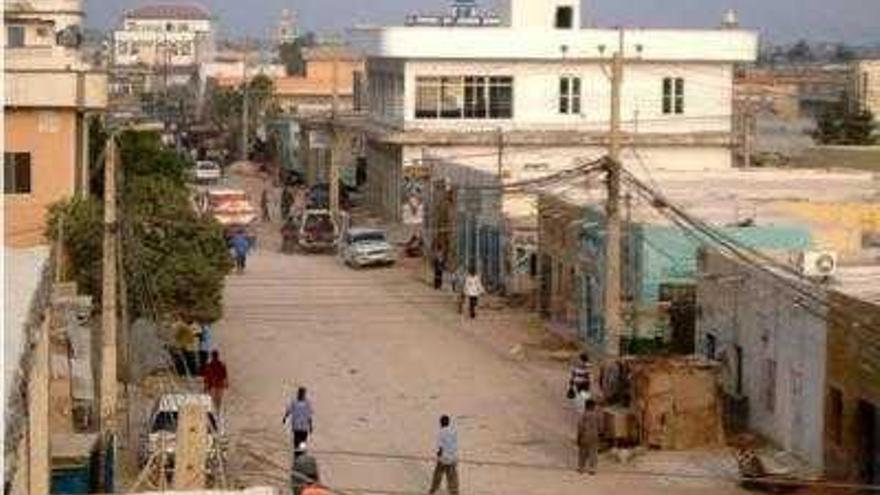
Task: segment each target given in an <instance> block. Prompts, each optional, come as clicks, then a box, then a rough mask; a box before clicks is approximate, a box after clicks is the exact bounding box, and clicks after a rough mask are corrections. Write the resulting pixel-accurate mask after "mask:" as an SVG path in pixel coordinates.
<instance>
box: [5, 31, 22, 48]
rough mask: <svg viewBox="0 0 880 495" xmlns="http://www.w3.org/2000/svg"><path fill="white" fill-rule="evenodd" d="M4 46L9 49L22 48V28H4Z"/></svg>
mask: <svg viewBox="0 0 880 495" xmlns="http://www.w3.org/2000/svg"><path fill="white" fill-rule="evenodd" d="M6 46H7V47H9V48H21V47H23V46H24V26H6Z"/></svg>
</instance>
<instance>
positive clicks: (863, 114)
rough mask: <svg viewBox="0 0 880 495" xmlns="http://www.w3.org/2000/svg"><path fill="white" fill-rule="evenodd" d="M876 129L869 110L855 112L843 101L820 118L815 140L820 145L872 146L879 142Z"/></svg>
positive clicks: (814, 135)
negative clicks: (875, 132) (875, 133)
mask: <svg viewBox="0 0 880 495" xmlns="http://www.w3.org/2000/svg"><path fill="white" fill-rule="evenodd" d="M876 127H877V124H876V122H875V121H874V115H873V114H872V113H871V112H870V111H869V110H867V109H866V110H853V108H852V106H851V105H850V104H849V103H848V102H846V101H842V102H840V103H837V104H835V105H833V106H832V107H830V108H829V109H828V110H826V111H825V112H824V113H823V114H822V115H821V116H820V117H819V121H818V123H817V127H816V131H815V132H814V133H813V139H815V140H816V141H817V142H818V143H820V144H838V145H857V146H865V145H871V144H874V143H876V142H877V137H876V136H874V130H875V129H876Z"/></svg>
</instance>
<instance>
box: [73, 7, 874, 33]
mask: <svg viewBox="0 0 880 495" xmlns="http://www.w3.org/2000/svg"><path fill="white" fill-rule="evenodd" d="M84 1H85V3H86V11H87V14H88V21H87V22H88V24H89V25H90V26H93V27H98V28H102V29H104V28H107V27H111V26H113V25H115V24H116V23H117V22H118V20H119V18H120V14H121V13H122V11H123V10H124V9H126V8H130V7H133V6H137V5H142V4H144V3H169V1H168V0H156V1H155V2H152V1H150V0H84ZM180 1H181V2H185V1H186V0H180ZM499 1H500V0H483V5H486V6H494V5H495V4H496V3H498V2H499ZM200 3H201V4H202V5H204V6H206V7H208V8H209V9H210V10H211V11H212V12H213V14H214V15H215V16H216V17H217V20H218V22H219V26H220V31H221V34H222V35H233V36H237V35H241V34H248V35H255V36H265V35H266V34H267V33H268V32H269V29H270V28H271V27H272V26H274V24H275V23H276V22H277V19H278V17H279V13H280V11H281V9H282V8H289V9H292V10H295V11H296V12H297V13H298V15H299V19H300V22H299V23H300V25H301V26H302V27H303V28H304V29H307V30H314V31H318V32H322V31H334V30H344V29H345V28H348V27H351V26H352V25H354V24H356V23H372V24H390V23H396V24H399V23H400V22H401V21H402V19H403V16H404V15H405V14H407V13H410V12H413V11H423V12H427V11H439V12H442V11H444V10H445V8H446V5H447V0H406V1H404V0H201V2H200ZM729 7H734V8H735V9H736V10H737V11H738V12H739V14H740V20H741V23H742V25H743V26H745V27H748V28H753V29H758V30H760V31H761V33H762V34H763V35H764V36H765V37H768V38H769V39H772V40H773V41H790V40H793V39H798V38H808V39H812V40H827V41H846V42H865V41H880V0H584V9H585V11H586V15H587V16H588V17H589V18H590V19H591V21H593V22H595V23H597V24H598V25H600V26H617V25H624V26H645V27H654V26H659V27H676V26H680V27H714V26H715V25H717V24H718V22H719V21H720V19H721V14H722V13H723V12H724V11H725V10H726V9H727V8H729Z"/></svg>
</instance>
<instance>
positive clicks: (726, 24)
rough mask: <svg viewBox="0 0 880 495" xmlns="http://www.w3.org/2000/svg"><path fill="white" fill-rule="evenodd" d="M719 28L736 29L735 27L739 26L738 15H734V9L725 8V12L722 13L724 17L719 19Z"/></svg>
mask: <svg viewBox="0 0 880 495" xmlns="http://www.w3.org/2000/svg"><path fill="white" fill-rule="evenodd" d="M721 28H722V29H737V28H739V16H737V15H736V11H735V10H733V9H727V12H725V13H724V17H723V18H722V19H721Z"/></svg>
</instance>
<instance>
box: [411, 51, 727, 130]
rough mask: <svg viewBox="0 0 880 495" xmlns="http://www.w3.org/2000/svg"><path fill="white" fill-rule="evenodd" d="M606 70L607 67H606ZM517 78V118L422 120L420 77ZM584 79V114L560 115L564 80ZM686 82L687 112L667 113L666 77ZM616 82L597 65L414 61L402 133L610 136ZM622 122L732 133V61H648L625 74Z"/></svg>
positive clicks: (579, 62) (576, 62) (638, 126)
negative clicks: (450, 131)
mask: <svg viewBox="0 0 880 495" xmlns="http://www.w3.org/2000/svg"><path fill="white" fill-rule="evenodd" d="M606 69H607V68H606ZM432 75H435V76H459V75H460V76H467V75H470V76H475V75H476V76H480V75H485V76H490V75H491V76H511V77H513V98H514V101H513V118H512V119H484V120H472V119H416V118H415V103H416V78H417V77H419V76H432ZM561 76H576V77H580V78H581V84H582V89H581V95H582V100H581V113H580V114H560V113H559V78H560V77H561ZM666 77H676V78H677V77H681V78H683V79H684V80H685V83H684V84H685V88H684V102H685V103H684V105H685V106H684V113H683V114H680V115H664V114H663V113H662V101H663V79H664V78H666ZM610 91H611V85H610V84H609V82H608V76H607V74H606V73H605V72H604V71H603V69H602V65H600V64H599V63H597V62H595V61H585V60H571V61H565V60H555V61H516V62H510V61H478V60H455V61H445V60H412V61H407V62H406V81H405V96H404V108H403V113H404V118H405V123H404V128H406V129H431V130H437V129H447V130H448V129H458V130H461V129H462V128H466V129H475V130H476V129H481V130H494V129H498V128H502V129H520V130H530V129H539V130H552V129H557V130H568V131H573V130H578V131H585V132H590V131H593V132H597V131H606V130H607V129H608V122H609V120H610V111H611V103H610V101H611V100H610ZM622 98H623V103H622V105H623V106H622V110H621V112H622V118H623V119H624V121H626V122H625V124H626V125H625V129H626V130H627V131H629V132H636V133H638V132H642V133H692V132H730V131H731V126H732V118H731V114H732V102H733V74H732V67H731V66H730V65H727V64H714V63H693V64H664V63H659V62H657V63H649V62H643V63H638V64H631V65H628V66H627V67H626V68H625V70H624V84H623V96H622Z"/></svg>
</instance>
